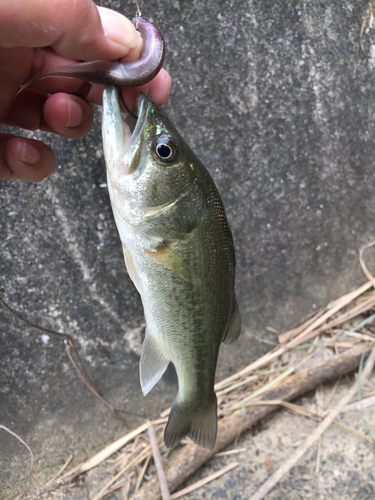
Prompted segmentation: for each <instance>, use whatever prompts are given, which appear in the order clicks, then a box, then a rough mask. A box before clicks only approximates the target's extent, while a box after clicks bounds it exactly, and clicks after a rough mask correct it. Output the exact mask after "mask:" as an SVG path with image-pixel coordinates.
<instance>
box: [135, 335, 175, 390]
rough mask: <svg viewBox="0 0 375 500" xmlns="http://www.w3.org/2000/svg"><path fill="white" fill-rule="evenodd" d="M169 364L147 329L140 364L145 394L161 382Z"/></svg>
mask: <svg viewBox="0 0 375 500" xmlns="http://www.w3.org/2000/svg"><path fill="white" fill-rule="evenodd" d="M168 364H169V360H168V359H167V358H166V357H165V356H164V354H163V353H162V352H161V350H160V348H159V346H158V345H157V343H156V342H155V340H154V339H153V338H152V337H151V335H149V334H148V332H147V330H146V337H145V340H144V342H143V344H142V352H141V362H140V364H139V372H140V378H141V386H142V392H143V394H144V396H146V394H148V393H149V392H150V391H151V389H152V388H153V387H154V385H155V384H156V383H157V382H159V380H160V379H161V377H162V375H163V373H164V372H165V370H166V368H167V366H168Z"/></svg>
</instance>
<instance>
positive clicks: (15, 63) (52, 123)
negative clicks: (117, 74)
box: [0, 0, 171, 182]
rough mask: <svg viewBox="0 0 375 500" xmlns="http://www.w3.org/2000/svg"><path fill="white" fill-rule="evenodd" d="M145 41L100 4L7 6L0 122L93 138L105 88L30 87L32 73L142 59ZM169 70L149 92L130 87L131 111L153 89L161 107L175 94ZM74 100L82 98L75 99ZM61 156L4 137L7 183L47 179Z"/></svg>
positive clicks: (2, 24)
mask: <svg viewBox="0 0 375 500" xmlns="http://www.w3.org/2000/svg"><path fill="white" fill-rule="evenodd" d="M141 49H142V39H141V37H140V35H139V33H138V32H137V31H136V30H135V28H134V26H133V24H132V22H131V21H129V20H128V19H126V18H125V17H124V16H122V15H121V14H118V13H117V12H114V11H112V10H109V9H106V8H104V7H97V6H96V5H95V4H94V3H93V2H92V0H80V1H79V2H76V1H75V0H12V2H5V1H4V2H1V5H0V124H4V125H9V126H17V127H20V128H23V129H27V130H38V129H39V130H43V131H47V132H55V133H57V134H61V135H63V136H65V137H70V138H78V137H82V136H83V135H84V134H86V133H87V132H89V130H90V129H91V127H92V123H93V110H92V108H91V106H90V104H89V102H91V103H94V104H101V99H102V90H103V86H100V85H89V84H87V83H84V82H81V81H79V80H67V79H58V78H47V79H45V80H42V81H40V82H38V83H37V84H35V87H36V88H37V89H38V90H37V91H36V90H33V89H31V88H27V89H25V90H24V91H23V92H21V93H20V94H19V95H18V96H17V99H16V100H14V96H15V94H16V93H17V91H18V89H19V87H20V86H21V85H22V84H24V83H25V82H26V81H27V80H28V79H29V78H30V77H31V76H32V75H34V74H36V73H39V72H41V71H44V70H46V69H49V68H51V67H56V66H62V65H65V64H71V63H73V62H75V60H76V59H79V60H83V61H94V60H118V59H119V58H122V59H123V60H126V61H134V60H137V59H138V58H139V55H140V53H141ZM170 85H171V78H170V76H169V75H168V73H167V72H166V71H165V70H161V71H160V73H159V74H158V75H157V76H156V78H154V80H152V82H150V83H149V84H147V85H146V86H145V87H144V88H142V87H140V88H136V89H134V88H133V89H126V90H125V91H124V97H125V100H126V102H127V104H128V105H129V106H131V105H132V103H133V102H134V100H135V97H136V95H137V94H138V92H140V91H142V89H143V91H144V92H146V93H148V90H149V88H151V92H152V98H153V100H154V101H155V102H156V104H158V105H160V104H163V103H164V102H165V101H166V100H167V98H168V94H169V89H170ZM73 94H74V95H73ZM55 161H56V159H55V154H54V152H53V151H52V150H51V149H50V148H49V147H48V146H47V145H46V144H44V143H42V142H40V141H36V140H32V139H25V138H22V137H18V136H15V135H13V134H6V133H0V179H23V180H26V181H32V182H36V181H41V180H43V179H44V178H45V177H47V176H48V175H50V174H51V173H52V172H53V170H54V167H55Z"/></svg>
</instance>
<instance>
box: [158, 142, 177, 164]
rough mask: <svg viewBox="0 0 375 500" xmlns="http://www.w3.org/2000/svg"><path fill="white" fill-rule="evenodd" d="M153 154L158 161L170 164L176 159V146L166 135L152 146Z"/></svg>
mask: <svg viewBox="0 0 375 500" xmlns="http://www.w3.org/2000/svg"><path fill="white" fill-rule="evenodd" d="M154 153H155V155H156V156H157V158H158V160H160V161H162V162H164V163H172V162H173V161H175V160H176V159H177V156H178V148H177V145H176V144H175V143H174V142H173V141H172V140H171V139H170V137H168V136H166V135H162V136H161V137H159V138H158V139H157V140H156V142H155V144H154Z"/></svg>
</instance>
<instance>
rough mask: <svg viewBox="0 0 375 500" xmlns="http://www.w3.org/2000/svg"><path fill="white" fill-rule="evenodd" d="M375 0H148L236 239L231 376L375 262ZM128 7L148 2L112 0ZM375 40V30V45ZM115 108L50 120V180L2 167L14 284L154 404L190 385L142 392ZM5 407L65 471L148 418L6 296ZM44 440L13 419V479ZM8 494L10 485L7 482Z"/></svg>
mask: <svg viewBox="0 0 375 500" xmlns="http://www.w3.org/2000/svg"><path fill="white" fill-rule="evenodd" d="M368 3H369V2H353V1H348V0H346V1H338V0H336V1H333V2H332V1H329V2H328V1H321V2H314V1H289V2H274V1H265V0H259V1H252V2H244V1H243V0H241V1H238V0H233V1H224V0H215V1H214V0H207V1H206V2H196V1H192V2H188V1H185V2H184V1H182V0H181V1H177V0H176V1H167V0H160V1H158V2H154V3H151V4H149V5H147V6H146V7H145V8H144V14H145V15H147V16H148V17H153V18H154V20H155V21H156V23H157V24H158V26H159V27H160V28H161V29H162V32H163V34H164V36H165V39H166V48H167V55H166V63H165V66H166V68H167V69H168V70H169V71H170V73H171V75H172V78H173V82H174V83H173V89H172V93H171V96H170V99H169V101H168V103H167V105H166V106H165V109H166V110H167V112H168V113H169V115H170V117H171V118H172V120H173V121H174V122H175V124H176V126H177V127H178V129H179V130H180V132H181V133H182V134H183V135H184V137H185V138H186V139H187V140H188V142H189V143H190V145H191V146H192V147H193V149H194V150H195V151H196V153H197V154H198V156H199V157H200V158H201V160H202V161H203V163H204V164H205V165H206V166H207V168H208V169H209V171H210V172H211V174H212V176H213V178H214V180H215V181H216V183H217V185H218V188H219V190H220V192H221V194H222V197H223V200H224V203H225V206H226V210H227V215H228V219H229V221H230V224H231V228H232V231H233V236H234V242H235V247H236V251H237V290H238V297H239V303H240V309H241V314H242V319H243V333H242V336H241V339H240V340H239V341H238V343H236V344H234V345H233V346H230V347H224V348H222V351H221V358H220V367H219V371H218V375H219V376H220V377H222V376H224V375H225V374H228V373H229V372H231V371H236V370H237V369H238V368H240V367H241V366H244V365H246V364H248V363H249V362H250V361H251V360H253V359H255V358H256V357H257V356H258V355H259V354H260V353H262V352H265V350H266V349H267V348H268V347H267V345H266V344H262V343H260V342H259V338H266V339H269V340H275V335H274V334H272V333H271V332H270V331H268V330H266V329H265V327H266V326H271V327H273V328H275V329H277V330H280V331H281V330H283V329H285V328H288V327H291V326H293V324H294V323H295V322H296V321H298V320H300V319H302V318H303V317H304V316H305V315H307V314H308V313H310V312H312V311H313V310H314V309H318V308H319V307H321V306H323V305H325V304H326V303H327V302H328V301H329V300H331V299H334V298H336V297H338V296H339V295H341V294H343V293H345V292H347V291H348V290H349V289H351V288H353V287H355V286H358V285H360V284H361V283H362V282H364V280H365V278H364V276H363V274H362V272H361V270H360V267H359V264H358V257H357V254H358V249H359V247H360V246H361V245H362V244H364V243H366V242H368V241H371V240H372V239H374V237H375V226H374V215H375V205H374V184H375V170H374V168H373V163H374V117H375V99H374V97H375V95H374V88H375V85H374V68H375V56H374V54H375V49H374V47H375V37H374V32H373V31H370V32H369V33H368V34H366V35H365V36H364V51H362V50H361V48H360V43H359V42H360V38H359V33H360V29H361V25H362V22H363V20H364V17H365V15H366V13H367V10H368V7H369V5H368ZM106 5H107V6H110V5H112V7H113V8H115V9H117V10H120V11H122V12H125V13H128V15H129V16H130V17H131V15H132V12H133V11H134V7H133V4H132V3H130V2H129V3H126V4H124V3H121V4H120V2H116V1H112V2H106ZM373 44H374V45H373ZM100 135H101V134H100V112H99V111H98V113H97V116H96V120H95V125H94V129H93V130H92V132H91V133H90V134H89V135H88V136H86V137H85V138H83V139H81V140H69V139H64V138H62V137H57V136H55V137H53V136H50V135H46V134H29V136H31V137H34V136H35V137H43V138H44V139H45V141H46V142H47V143H48V144H50V145H51V146H52V147H53V148H54V150H55V152H56V153H57V158H58V160H57V161H58V168H57V169H56V172H55V173H54V174H53V175H52V176H51V177H50V178H49V179H46V180H45V181H43V182H42V183H40V184H27V183H25V182H15V181H7V182H2V183H0V190H1V197H0V214H1V215H0V217H1V220H0V223H1V226H0V227H1V229H0V230H1V254H0V269H1V270H0V275H1V281H0V293H1V295H2V296H3V297H4V298H5V300H6V301H7V302H8V303H9V304H10V305H11V306H12V307H14V308H15V309H16V310H17V311H19V312H20V313H21V314H22V315H24V316H27V317H28V318H29V319H30V320H32V321H33V322H35V323H38V324H40V325H42V326H45V327H47V328H53V329H57V330H62V331H69V332H71V333H72V334H73V335H74V338H75V339H76V342H77V346H78V348H79V350H80V353H81V355H82V358H83V361H84V363H85V365H86V367H87V370H88V372H89V374H90V376H91V377H92V379H93V381H94V383H95V384H96V386H97V388H98V389H99V391H100V392H101V393H102V394H103V395H104V396H105V397H106V398H107V399H108V400H109V401H110V402H111V403H113V404H114V405H115V406H117V407H119V408H127V409H129V410H132V411H135V412H141V413H146V414H147V415H149V416H150V417H152V416H155V415H156V414H157V412H158V411H160V409H162V408H165V407H167V406H168V405H169V404H170V403H171V402H172V401H173V399H174V397H175V392H176V383H175V378H174V374H173V371H172V370H169V372H168V373H167V374H166V376H165V377H164V378H163V380H162V381H161V382H160V383H159V384H158V385H157V386H156V387H155V389H154V390H153V391H152V392H151V394H150V395H149V396H147V398H143V396H142V394H141V390H140V386H139V378H138V361H139V353H140V345H141V341H142V338H143V334H144V319H143V312H142V306H141V301H140V298H139V296H138V294H137V292H136V290H135V288H134V286H133V284H132V283H131V281H130V279H129V277H128V275H127V273H126V270H125V267H124V263H123V257H122V252H121V245H120V242H119V239H118V235H117V231H116V228H115V225H114V222H113V218H112V213H111V208H110V205H109V200H108V193H107V189H106V187H105V182H106V177H105V167H104V158H103V153H102V147H101V136H100ZM0 325H1V326H0V342H1V344H0V423H1V424H3V425H6V426H8V427H10V428H11V429H12V430H13V431H15V432H17V433H18V434H20V435H21V437H22V438H23V439H25V440H26V441H27V442H28V444H29V445H30V446H31V447H32V448H33V450H34V453H35V457H36V464H35V470H36V472H37V473H41V476H40V477H44V476H51V475H53V473H54V472H56V470H57V469H58V467H59V466H60V465H61V464H62V463H63V462H64V461H65V459H66V458H67V457H68V455H69V454H70V453H73V454H74V456H75V461H76V462H77V461H79V460H81V459H83V458H84V457H85V456H87V455H88V454H90V453H93V452H94V451H95V450H97V449H99V448H100V447H102V446H103V445H104V444H105V443H107V442H109V441H110V440H112V439H114V438H116V437H118V436H120V435H121V434H122V433H124V432H125V430H126V429H127V428H128V427H131V426H133V425H135V424H136V423H137V422H139V420H136V419H135V418H131V417H127V422H126V423H124V422H123V421H121V420H119V419H116V418H114V417H113V416H112V415H111V414H110V412H109V411H108V410H107V409H106V408H105V407H104V406H103V405H102V404H101V403H100V402H99V401H98V400H97V399H96V398H95V397H94V396H93V395H92V394H91V393H90V392H89V391H88V389H87V388H86V387H85V386H84V385H83V383H82V382H81V380H80V379H79V378H78V377H77V375H76V373H75V372H74V371H73V370H72V368H71V365H70V363H69V360H68V357H67V355H66V353H65V348H64V344H63V342H62V341H61V339H59V338H55V337H53V336H52V335H50V336H49V338H47V337H43V335H42V332H40V331H37V330H35V329H32V328H30V327H27V326H26V325H24V324H22V323H21V322H20V321H19V320H17V319H16V318H15V317H13V316H11V315H10V314H9V313H8V312H7V311H6V310H5V309H4V308H1V307H0ZM27 477H28V453H27V451H26V450H25V449H24V448H23V447H22V446H21V444H19V443H18V442H17V441H16V440H15V439H14V438H13V437H11V436H8V435H6V434H5V433H4V432H3V431H1V430H0V491H2V492H3V493H2V494H3V495H4V497H5V498H8V497H9V498H10V497H11V492H13V493H14V492H15V491H18V489H19V488H21V489H22V487H23V486H24V485H25V484H26V482H25V481H26V480H27ZM0 496H1V495H0Z"/></svg>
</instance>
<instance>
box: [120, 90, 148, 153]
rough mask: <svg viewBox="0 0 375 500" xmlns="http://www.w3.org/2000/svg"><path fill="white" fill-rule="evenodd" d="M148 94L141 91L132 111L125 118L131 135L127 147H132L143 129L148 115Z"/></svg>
mask: <svg viewBox="0 0 375 500" xmlns="http://www.w3.org/2000/svg"><path fill="white" fill-rule="evenodd" d="M147 108H148V106H147V96H146V95H145V94H143V93H142V92H140V93H139V94H138V95H137V99H136V101H135V103H134V105H133V107H132V109H131V113H127V115H126V117H125V118H124V125H125V127H127V131H128V133H129V135H130V137H129V139H128V141H127V144H126V147H130V146H131V143H134V142H135V140H136V139H137V138H138V136H139V134H140V133H141V131H142V130H143V125H144V123H145V122H146V117H147Z"/></svg>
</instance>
